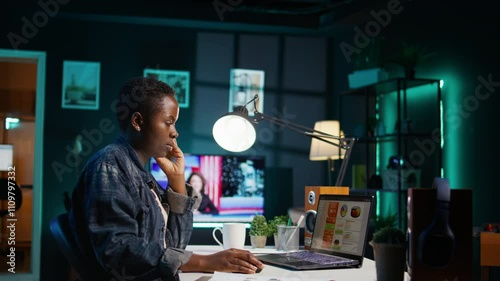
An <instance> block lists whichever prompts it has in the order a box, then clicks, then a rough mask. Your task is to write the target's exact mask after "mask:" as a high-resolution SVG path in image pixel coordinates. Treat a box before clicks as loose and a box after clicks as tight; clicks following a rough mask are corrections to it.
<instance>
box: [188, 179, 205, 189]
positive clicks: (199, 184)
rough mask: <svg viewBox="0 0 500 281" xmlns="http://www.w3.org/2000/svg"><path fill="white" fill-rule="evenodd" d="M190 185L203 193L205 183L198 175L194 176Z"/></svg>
mask: <svg viewBox="0 0 500 281" xmlns="http://www.w3.org/2000/svg"><path fill="white" fill-rule="evenodd" d="M189 184H191V186H192V187H193V188H194V189H195V190H196V191H198V192H201V188H202V187H203V181H202V180H201V178H200V177H199V176H198V175H193V176H192V177H191V180H190V181H189Z"/></svg>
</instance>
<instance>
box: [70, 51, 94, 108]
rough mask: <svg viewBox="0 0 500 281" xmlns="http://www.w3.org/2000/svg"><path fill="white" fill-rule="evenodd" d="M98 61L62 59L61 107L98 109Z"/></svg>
mask: <svg viewBox="0 0 500 281" xmlns="http://www.w3.org/2000/svg"><path fill="white" fill-rule="evenodd" d="M100 70H101V63H100V62H88V61H70V60H65V61H63V79H62V80H63V84H62V108H71V109H87V110H98V109H99V86H100Z"/></svg>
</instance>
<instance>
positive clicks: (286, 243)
mask: <svg viewBox="0 0 500 281" xmlns="http://www.w3.org/2000/svg"><path fill="white" fill-rule="evenodd" d="M303 219H304V215H301V216H300V218H299V220H298V221H297V227H296V228H294V229H293V231H292V234H290V236H289V237H288V240H286V242H285V248H286V247H287V246H288V244H289V243H290V241H291V240H292V237H293V235H294V234H295V232H296V231H297V229H299V225H300V223H301V222H302V220H303Z"/></svg>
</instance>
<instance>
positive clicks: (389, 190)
mask: <svg viewBox="0 0 500 281" xmlns="http://www.w3.org/2000/svg"><path fill="white" fill-rule="evenodd" d="M440 82H441V80H439V79H406V78H393V79H388V80H385V81H381V82H378V83H375V84H371V85H367V86H364V87H360V88H356V89H349V90H347V91H345V92H343V93H342V94H341V95H340V103H339V104H340V108H339V112H340V113H339V115H340V118H339V119H340V122H341V123H342V120H343V118H344V117H343V114H342V108H344V106H343V102H344V100H345V99H350V98H351V97H354V98H358V97H361V98H362V99H364V100H365V101H364V103H360V104H359V108H358V110H357V111H356V116H355V120H356V121H353V122H350V123H354V122H360V121H359V120H362V119H363V115H364V117H365V126H366V124H370V116H373V115H379V117H380V118H379V120H384V115H388V116H390V118H392V119H391V120H392V121H390V122H395V124H398V127H395V130H394V132H392V133H390V134H384V135H379V136H368V137H360V138H359V139H358V140H357V143H358V144H359V145H358V146H357V148H358V149H359V150H358V151H359V153H357V157H358V158H364V160H363V161H362V162H360V163H359V164H361V163H362V164H363V165H364V166H365V169H364V179H365V184H360V186H363V185H364V186H365V187H375V185H369V180H368V179H370V178H371V176H372V175H375V174H377V173H380V172H381V166H380V163H381V162H382V161H384V160H385V159H390V158H389V157H393V156H394V155H396V156H399V157H401V158H403V159H405V161H406V160H408V159H410V160H412V159H413V160H415V161H417V160H418V161H421V162H417V164H418V165H412V166H416V167H420V168H418V169H416V170H418V173H417V172H416V170H415V173H414V177H415V180H416V182H417V184H416V185H417V186H421V185H422V182H423V181H424V179H425V181H426V182H427V181H428V180H429V178H431V177H434V176H436V175H439V174H440V173H441V169H442V159H441V157H442V148H441V147H440V146H439V145H435V147H434V148H433V150H432V151H430V152H427V151H426V153H424V152H423V151H422V149H423V148H422V147H420V146H422V145H423V143H418V142H417V140H422V139H424V138H428V139H431V140H434V139H435V138H437V137H439V138H440V137H441V133H442V132H441V130H440V131H439V134H436V133H435V132H434V131H432V132H431V130H434V128H439V129H441V124H440V119H439V117H438V116H440V110H441V89H440ZM424 85H429V86H431V87H429V89H427V88H426V89H425V90H426V91H429V92H434V91H435V92H436V95H435V97H432V96H430V95H426V97H425V99H426V100H424V101H422V100H421V99H419V101H418V102H417V103H416V104H415V99H414V98H415V97H414V95H413V93H419V91H408V89H410V88H415V87H419V86H424ZM434 88H435V89H434ZM386 94H389V95H395V97H396V98H397V99H392V98H393V97H394V96H392V98H391V99H380V97H382V95H386ZM434 98H435V100H436V102H434ZM431 102H432V104H433V105H432V110H436V112H437V113H439V115H438V114H436V117H435V118H434V117H432V116H426V117H429V118H427V119H425V120H426V122H430V123H428V124H426V126H424V127H422V128H421V129H419V130H415V128H413V130H412V131H411V132H412V133H403V132H408V130H406V129H405V127H403V124H402V121H401V120H407V119H410V120H411V118H409V116H410V117H411V116H412V115H413V116H415V114H417V115H416V116H419V115H418V112H419V111H420V112H421V113H422V112H425V113H426V112H427V111H429V110H431V108H430V107H429V108H427V107H420V108H417V107H418V106H422V104H424V105H425V106H430V104H431ZM409 103H412V106H413V107H410V109H408V108H409V105H408V104H409ZM379 105H382V106H379ZM363 106H364V109H363V108H362V107H363ZM415 106H417V107H415ZM434 106H435V107H434ZM351 114H352V112H351ZM393 119H394V120H393ZM433 120H435V125H434V126H435V127H432V124H433V123H434V121H433ZM346 123H347V124H349V125H350V126H354V125H353V124H350V123H349V122H346ZM427 125H429V126H427ZM343 130H344V131H350V130H352V128H343ZM366 135H367V133H365V136H366ZM360 148H361V149H360ZM424 149H428V148H424ZM412 153H413V154H412ZM417 153H419V154H417ZM424 154H425V155H424ZM419 155H424V156H423V157H420V158H418V156H419ZM412 156H415V157H416V158H415V157H414V158H411V157H412ZM382 159H383V160H382ZM422 159H424V160H422ZM358 161H359V159H358ZM406 163H410V164H411V163H412V162H411V161H410V162H406ZM411 168H412V169H415V168H414V167H411ZM405 171H406V170H403V169H401V170H396V171H395V172H394V173H393V175H392V176H393V178H391V179H390V182H389V179H387V178H385V179H382V185H383V187H384V188H383V189H373V188H365V189H363V188H359V189H350V192H351V193H353V194H375V193H377V194H378V193H380V194H378V195H380V196H381V197H394V198H395V199H397V201H395V202H394V201H391V202H394V203H395V204H396V206H392V204H393V203H390V204H391V206H389V205H387V206H384V208H385V209H387V208H389V209H391V208H392V207H395V210H396V212H397V215H398V225H399V226H400V227H402V228H405V227H406V225H405V224H406V216H405V213H406V207H407V206H406V204H407V203H406V200H405V198H406V193H407V192H408V189H407V188H408V187H409V186H410V184H409V182H406V180H405V178H404V176H405V175H406V174H407V172H405ZM358 176H359V175H358ZM353 181H354V180H353ZM412 186H415V185H412ZM382 194H383V195H382ZM394 198H392V199H391V200H393V199H394ZM386 199H387V198H386ZM384 204H389V203H387V201H386V202H385V203H384ZM380 211H381V212H385V211H384V210H382V208H381V210H380ZM382 215H383V214H382Z"/></svg>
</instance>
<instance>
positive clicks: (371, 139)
mask: <svg viewBox="0 0 500 281" xmlns="http://www.w3.org/2000/svg"><path fill="white" fill-rule="evenodd" d="M429 137H432V135H431V134H430V133H429V134H425V133H412V134H401V138H403V139H411V138H429ZM397 139H398V134H387V135H382V136H377V137H366V138H358V141H357V142H358V143H378V142H383V141H396V140H397Z"/></svg>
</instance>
